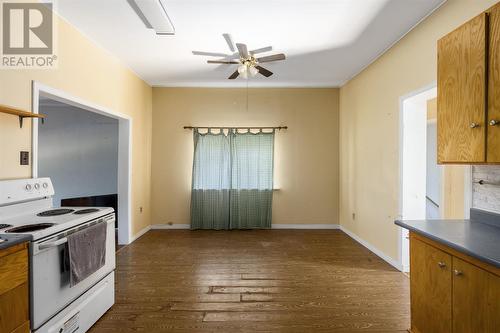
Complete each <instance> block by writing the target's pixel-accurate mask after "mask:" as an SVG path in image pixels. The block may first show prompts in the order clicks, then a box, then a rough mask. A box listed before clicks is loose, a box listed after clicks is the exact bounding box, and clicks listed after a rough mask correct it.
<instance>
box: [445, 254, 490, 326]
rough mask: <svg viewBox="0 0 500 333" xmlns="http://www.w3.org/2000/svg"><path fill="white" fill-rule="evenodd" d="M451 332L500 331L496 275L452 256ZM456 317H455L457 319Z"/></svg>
mask: <svg viewBox="0 0 500 333" xmlns="http://www.w3.org/2000/svg"><path fill="white" fill-rule="evenodd" d="M452 308H453V318H457V320H454V321H453V332H454V333H469V332H482V333H494V332H498V331H499V330H500V277H498V276H496V275H493V274H492V273H490V272H487V271H485V270H483V269H481V268H479V267H476V266H474V265H472V264H470V263H468V262H466V261H464V260H461V259H458V258H453V306H452ZM458 319H459V320H458Z"/></svg>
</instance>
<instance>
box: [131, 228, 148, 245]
mask: <svg viewBox="0 0 500 333" xmlns="http://www.w3.org/2000/svg"><path fill="white" fill-rule="evenodd" d="M149 230H151V226H150V225H148V226H147V227H145V228H144V229H142V230H140V231H139V232H138V233H136V234H135V235H133V236H132V237H131V239H130V243H129V244H132V243H133V242H135V241H136V240H137V239H138V238H140V237H141V236H143V235H144V234H145V233H146V232H148V231H149Z"/></svg>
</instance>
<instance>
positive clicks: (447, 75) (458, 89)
mask: <svg viewBox="0 0 500 333" xmlns="http://www.w3.org/2000/svg"><path fill="white" fill-rule="evenodd" d="M487 21H488V17H487V14H486V13H483V14H481V15H479V16H477V17H475V18H474V19H472V20H470V21H469V22H467V23H465V24H464V25H462V26H460V27H459V28H457V29H456V30H454V31H453V32H451V33H449V34H448V35H446V36H445V37H443V38H442V39H440V40H439V41H438V80H437V82H438V97H437V107H438V112H437V127H438V163H468V162H476V163H480V162H485V160H486V145H485V142H486V127H485V121H486V96H487V93H486V78H487V73H486V54H487V52H486V47H487V40H486V39H487V29H488V28H487Z"/></svg>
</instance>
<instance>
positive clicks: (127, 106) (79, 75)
mask: <svg viewBox="0 0 500 333" xmlns="http://www.w3.org/2000/svg"><path fill="white" fill-rule="evenodd" d="M56 26H57V29H58V50H57V55H58V59H59V64H58V68H57V69H42V70H2V69H0V104H7V105H11V106H14V107H18V108H21V109H26V110H31V82H32V80H35V81H38V82H41V83H43V84H45V85H47V86H50V87H53V88H56V89H59V90H63V91H65V92H67V93H69V94H72V95H75V96H78V97H79V98H82V99H84V100H86V101H89V102H91V103H93V104H97V105H101V106H104V107H106V108H108V109H111V110H113V111H115V112H120V113H124V114H127V115H129V116H131V117H132V119H133V125H132V126H133V128H132V139H133V144H132V151H133V154H132V156H133V162H132V223H133V225H132V233H133V234H135V233H136V232H137V231H139V230H141V229H142V228H144V227H146V226H148V225H149V224H150V181H151V116H152V112H151V103H152V97H151V96H152V89H151V87H150V86H148V85H147V84H146V83H145V82H144V81H142V80H141V79H140V78H138V77H137V76H136V75H135V74H134V73H132V72H131V71H130V70H129V69H127V68H125V67H124V66H123V65H122V64H121V63H120V62H119V61H118V60H117V59H116V58H114V57H113V56H111V55H110V54H108V53H107V52H106V51H104V50H103V49H101V48H99V47H97V46H96V45H95V44H93V43H92V42H90V41H89V40H88V39H86V38H85V37H84V36H83V35H82V34H80V33H79V32H78V31H77V30H75V28H73V27H72V26H70V25H69V24H67V23H66V22H65V21H64V20H62V19H57V25H56ZM30 123H31V122H30V121H28V120H25V126H24V127H23V128H22V129H20V128H19V122H18V119H17V118H16V117H14V116H11V115H5V114H0V179H11V178H24V177H30V176H31V165H30V166H20V165H19V151H20V150H30V149H31V124H30ZM56 190H57V189H56ZM141 206H142V207H143V208H144V209H143V213H142V214H141V213H140V212H139V207H141Z"/></svg>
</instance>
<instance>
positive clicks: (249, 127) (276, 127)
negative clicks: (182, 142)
mask: <svg viewBox="0 0 500 333" xmlns="http://www.w3.org/2000/svg"><path fill="white" fill-rule="evenodd" d="M200 128H203V129H205V128H206V129H209V128H214V129H236V130H238V129H248V130H251V129H276V130H282V129H283V130H286V129H288V126H264V127H262V126H260V127H259V126H244V127H238V126H233V127H226V126H184V129H200Z"/></svg>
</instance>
